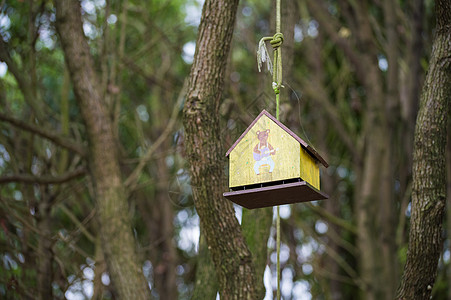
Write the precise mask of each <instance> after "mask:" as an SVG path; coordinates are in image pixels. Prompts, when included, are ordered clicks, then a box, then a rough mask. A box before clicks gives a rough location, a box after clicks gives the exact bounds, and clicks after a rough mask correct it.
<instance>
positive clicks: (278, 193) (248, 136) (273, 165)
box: [224, 110, 328, 209]
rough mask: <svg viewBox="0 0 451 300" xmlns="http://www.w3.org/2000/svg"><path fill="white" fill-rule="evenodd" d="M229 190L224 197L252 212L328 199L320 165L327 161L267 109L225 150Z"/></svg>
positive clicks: (325, 163) (325, 164)
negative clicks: (321, 184) (227, 161)
mask: <svg viewBox="0 0 451 300" xmlns="http://www.w3.org/2000/svg"><path fill="white" fill-rule="evenodd" d="M226 156H227V157H228V158H229V188H230V192H226V193H224V197H226V198H227V199H229V200H231V201H233V202H235V203H236V204H239V205H241V206H243V207H246V208H249V209H253V208H260V207H267V206H276V205H282V204H290V203H296V202H305V201H313V200H321V199H327V198H328V196H327V195H326V194H325V193H323V192H321V191H320V172H319V165H320V164H322V165H323V166H324V167H326V168H327V167H328V164H327V162H326V161H325V160H324V159H323V158H322V157H321V156H320V155H319V154H318V153H317V152H316V151H315V149H313V148H312V147H311V146H310V145H308V144H307V143H306V142H304V141H303V140H302V139H301V138H300V137H298V136H297V135H296V134H295V133H293V132H292V131H291V130H290V129H288V128H287V127H286V126H285V125H283V124H282V123H281V122H279V121H278V120H277V119H276V118H274V117H273V116H272V115H271V114H270V113H268V112H267V111H266V110H263V111H262V112H261V113H260V114H259V115H258V116H257V118H256V119H255V120H254V121H253V122H252V123H251V124H250V125H249V127H248V128H247V129H246V130H245V131H244V132H243V134H242V135H241V136H240V137H239V139H238V140H237V141H236V142H235V143H234V144H233V145H232V147H231V148H230V149H229V150H228V151H227V153H226Z"/></svg>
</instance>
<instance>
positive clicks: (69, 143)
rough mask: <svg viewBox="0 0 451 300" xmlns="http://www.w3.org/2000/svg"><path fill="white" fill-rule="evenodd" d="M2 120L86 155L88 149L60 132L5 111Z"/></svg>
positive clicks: (1, 114)
mask: <svg viewBox="0 0 451 300" xmlns="http://www.w3.org/2000/svg"><path fill="white" fill-rule="evenodd" d="M0 120H2V121H5V122H8V123H10V124H11V125H13V126H16V127H19V128H21V129H23V130H26V131H30V132H33V133H36V134H37V135H40V136H42V137H44V138H46V139H48V140H51V141H52V142H54V143H55V144H57V145H59V146H62V147H64V148H67V149H69V150H72V151H74V152H76V153H78V154H80V155H81V156H86V149H85V148H84V147H83V146H81V145H80V144H78V143H76V142H74V141H73V140H71V139H68V138H65V137H62V136H60V135H58V134H55V133H53V132H50V131H47V130H45V129H43V128H40V127H37V126H34V125H32V124H30V123H26V122H24V121H22V120H19V119H16V118H13V117H10V116H8V115H6V114H4V113H0Z"/></svg>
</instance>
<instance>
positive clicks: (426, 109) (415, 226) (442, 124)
mask: <svg viewBox="0 0 451 300" xmlns="http://www.w3.org/2000/svg"><path fill="white" fill-rule="evenodd" d="M435 5H436V8H435V9H436V14H437V28H436V33H435V38H434V43H433V45H432V54H431V59H430V64H429V71H428V74H427V76H426V81H425V84H424V87H423V93H422V96H421V100H420V110H419V112H418V118H417V125H416V129H415V142H414V156H413V191H412V217H411V220H410V234H409V248H408V252H407V262H406V265H405V268H404V274H403V278H402V282H401V286H400V289H399V293H398V299H429V297H430V296H431V291H432V287H433V285H434V282H435V279H436V276H437V264H438V260H439V256H440V252H441V250H442V245H443V237H442V224H443V217H444V214H445V206H446V205H445V201H446V164H445V161H446V137H447V134H446V131H447V118H448V114H449V112H450V105H451V100H450V99H451V85H450V82H451V4H450V2H449V1H444V0H438V1H436V2H435Z"/></svg>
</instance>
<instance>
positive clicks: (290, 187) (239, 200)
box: [223, 181, 329, 209]
mask: <svg viewBox="0 0 451 300" xmlns="http://www.w3.org/2000/svg"><path fill="white" fill-rule="evenodd" d="M223 195H224V197H225V198H227V199H229V200H230V201H233V202H235V203H236V204H238V205H241V206H243V207H246V208H248V209H254V208H261V207H268V206H277V205H283V204H292V203H298V202H307V201H314V200H323V199H328V198H329V196H328V195H326V194H325V193H323V192H321V191H319V190H317V189H315V188H314V187H313V186H311V185H310V184H308V183H307V182H305V181H300V182H294V183H287V184H279V185H273V186H267V187H262V188H255V189H248V190H240V191H233V192H227V193H224V194H223Z"/></svg>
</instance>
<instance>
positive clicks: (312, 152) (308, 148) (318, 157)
mask: <svg viewBox="0 0 451 300" xmlns="http://www.w3.org/2000/svg"><path fill="white" fill-rule="evenodd" d="M263 115H265V116H267V117H268V118H270V119H271V120H272V121H274V123H276V124H277V125H278V126H279V127H280V128H282V129H283V130H284V131H285V132H286V133H288V134H289V135H290V136H291V137H293V138H294V139H295V140H296V141H298V142H299V144H301V146H302V148H304V149H305V150H306V151H307V153H309V154H310V155H311V156H312V157H314V158H315V159H316V160H318V161H320V162H321V163H322V164H323V165H324V166H325V167H326V168H327V167H328V166H329V164H328V163H327V162H326V161H325V160H324V158H322V157H321V155H319V154H318V152H316V150H315V149H313V147H312V146H310V145H309V144H307V143H306V142H305V141H304V140H303V139H301V138H300V137H298V136H297V135H296V134H295V133H294V132H293V131H291V130H290V129H289V128H288V127H286V126H285V125H283V124H282V123H281V122H279V120H277V119H276V118H274V117H273V116H272V115H271V114H270V113H269V112H267V111H266V110H262V112H261V113H260V114H259V115H258V116H257V118H255V120H254V121H252V123H251V124H250V125H249V127H247V128H246V130H245V131H244V132H243V134H241V136H240V137H239V138H238V139H237V140H236V141H235V143H233V145H232V147H230V149H229V150H228V151H227V153H226V156H229V154H230V152H232V151H233V149H234V148H235V147H236V145H238V143H239V142H240V141H241V140H242V139H243V137H244V136H245V135H246V134H247V133H248V132H249V130H251V128H252V127H253V126H254V125H255V123H257V121H258V120H259V119H260V118H261V117H262V116H263Z"/></svg>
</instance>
